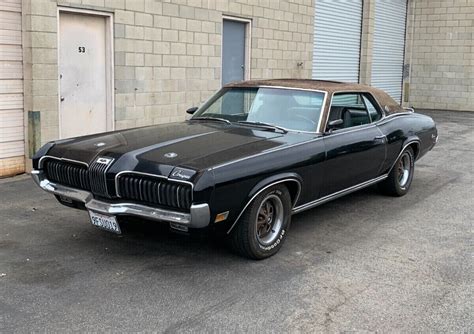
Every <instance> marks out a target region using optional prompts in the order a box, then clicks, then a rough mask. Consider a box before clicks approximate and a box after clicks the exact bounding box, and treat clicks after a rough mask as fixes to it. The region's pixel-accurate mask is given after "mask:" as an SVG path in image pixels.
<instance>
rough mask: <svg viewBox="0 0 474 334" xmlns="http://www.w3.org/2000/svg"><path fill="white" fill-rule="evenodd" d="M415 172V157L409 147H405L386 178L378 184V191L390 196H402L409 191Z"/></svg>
mask: <svg viewBox="0 0 474 334" xmlns="http://www.w3.org/2000/svg"><path fill="white" fill-rule="evenodd" d="M414 172H415V155H414V152H413V149H412V148H411V147H407V148H406V149H405V150H404V151H403V152H402V154H401V155H400V157H399V158H398V160H397V162H395V165H394V167H393V168H392V170H391V171H390V173H389V174H388V177H387V178H386V179H385V180H384V181H382V182H381V183H379V188H380V190H381V191H382V192H383V193H385V194H387V195H391V196H403V195H405V194H406V193H407V192H408V190H409V189H410V185H411V182H412V180H413V174H414Z"/></svg>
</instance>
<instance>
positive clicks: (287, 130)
mask: <svg viewBox="0 0 474 334" xmlns="http://www.w3.org/2000/svg"><path fill="white" fill-rule="evenodd" d="M187 112H188V113H190V114H193V116H192V117H191V118H190V119H189V120H187V121H184V122H180V123H173V124H166V125H154V126H148V127H142V128H135V129H128V130H120V131H114V132H109V133H103V134H97V135H89V136H84V137H78V138H71V139H65V140H58V141H53V142H50V143H48V144H46V145H45V146H43V147H42V148H41V149H40V150H39V151H38V152H37V154H36V155H35V157H34V158H33V168H34V170H33V172H32V176H33V178H34V180H35V181H36V183H37V184H38V185H39V186H40V187H41V188H42V189H44V190H46V191H48V192H51V193H53V194H54V195H55V196H56V198H57V199H58V200H59V202H61V203H62V204H64V205H67V206H71V207H75V208H80V209H86V210H88V211H89V214H90V217H91V221H92V224H94V225H96V226H98V227H101V228H103V229H107V230H109V231H113V232H116V233H120V232H121V231H120V224H119V223H118V222H120V220H121V218H122V217H123V216H138V217H142V218H144V219H149V220H155V221H163V222H167V223H169V225H170V227H171V228H172V229H175V230H180V231H191V230H192V229H202V228H206V229H208V230H209V231H212V232H217V233H219V232H221V233H222V234H223V235H226V236H227V237H228V238H229V240H230V244H231V245H233V247H234V249H235V250H237V251H238V252H239V253H240V254H242V255H244V256H247V257H250V258H254V259H262V258H266V257H268V256H271V255H273V254H275V253H276V252H277V251H278V250H279V249H280V248H281V246H282V243H283V241H284V240H285V238H286V236H287V234H288V228H289V226H290V220H291V216H292V214H295V213H298V212H301V211H303V210H306V209H310V208H313V207H315V206H317V205H320V204H323V203H325V202H328V201H330V200H332V199H335V198H337V197H340V196H342V195H345V194H348V193H350V192H353V191H356V190H358V189H361V188H364V187H367V186H370V185H372V184H375V183H378V185H379V187H380V189H381V190H382V191H383V192H384V193H386V194H389V195H393V196H402V195H404V194H406V193H407V191H408V189H409V188H410V184H411V182H412V179H413V172H414V162H415V161H416V160H418V159H419V158H421V157H422V156H423V155H425V154H426V153H427V152H428V151H429V150H431V149H432V148H433V146H434V145H435V144H436V142H437V139H438V134H437V130H436V126H435V123H434V122H433V120H432V119H431V118H430V117H428V116H424V115H421V114H417V113H414V112H413V110H405V109H403V108H401V107H400V106H399V105H398V104H397V103H396V102H395V101H394V100H393V99H392V98H390V97H389V96H388V95H387V94H386V93H384V92H383V91H380V90H378V89H375V88H372V87H368V86H364V85H358V84H346V83H340V82H332V81H315V80H290V79H280V80H261V81H245V82H239V83H233V84H229V85H226V86H225V87H223V88H222V89H221V90H220V91H219V92H217V93H216V94H215V95H214V96H212V97H211V98H210V99H209V100H208V101H207V102H206V103H204V104H203V105H202V106H201V107H200V108H190V109H188V111H187Z"/></svg>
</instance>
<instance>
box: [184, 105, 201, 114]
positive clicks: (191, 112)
mask: <svg viewBox="0 0 474 334" xmlns="http://www.w3.org/2000/svg"><path fill="white" fill-rule="evenodd" d="M198 109H199V108H198V107H192V108H189V109H188V110H186V112H187V113H188V114H190V115H192V114H194V113H195V112H196V110H198Z"/></svg>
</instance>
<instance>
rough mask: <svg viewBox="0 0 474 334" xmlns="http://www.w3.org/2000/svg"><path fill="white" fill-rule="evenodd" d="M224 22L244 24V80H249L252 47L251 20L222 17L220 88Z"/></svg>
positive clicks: (222, 67)
mask: <svg viewBox="0 0 474 334" xmlns="http://www.w3.org/2000/svg"><path fill="white" fill-rule="evenodd" d="M224 21H235V22H241V23H245V50H244V57H245V72H244V80H249V79H250V54H251V47H252V20H251V19H246V18H243V17H236V16H229V15H222V28H221V80H220V81H221V87H222V72H223V71H224V66H222V65H223V63H224V61H223V60H224V59H223V56H224Z"/></svg>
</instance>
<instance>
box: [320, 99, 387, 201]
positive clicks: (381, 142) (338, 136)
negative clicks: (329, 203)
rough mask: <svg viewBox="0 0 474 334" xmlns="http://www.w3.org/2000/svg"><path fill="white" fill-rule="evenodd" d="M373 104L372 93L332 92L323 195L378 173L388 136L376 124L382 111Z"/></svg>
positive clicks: (326, 136)
mask: <svg viewBox="0 0 474 334" xmlns="http://www.w3.org/2000/svg"><path fill="white" fill-rule="evenodd" d="M371 101H372V102H371ZM374 105H375V104H374V103H373V97H371V95H369V94H364V93H337V94H334V95H333V97H332V101H331V107H330V112H329V116H328V121H327V125H326V130H325V136H324V139H323V140H324V143H325V147H326V161H325V168H324V169H325V182H324V187H323V191H322V194H321V196H326V195H329V194H332V193H335V192H338V191H341V190H344V189H347V188H350V187H353V186H356V185H358V184H361V183H363V182H366V181H369V180H372V179H374V178H376V177H378V176H379V172H380V169H381V167H382V164H383V162H384V160H385V154H386V153H385V152H386V147H385V145H386V144H385V143H386V139H385V136H384V135H383V133H382V132H381V131H380V130H379V128H378V127H377V125H376V124H375V123H374V122H376V121H377V120H378V119H379V118H380V117H381V111H380V110H377V109H376V107H375V106H374ZM374 109H375V110H374ZM372 119H373V120H372Z"/></svg>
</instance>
